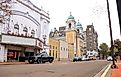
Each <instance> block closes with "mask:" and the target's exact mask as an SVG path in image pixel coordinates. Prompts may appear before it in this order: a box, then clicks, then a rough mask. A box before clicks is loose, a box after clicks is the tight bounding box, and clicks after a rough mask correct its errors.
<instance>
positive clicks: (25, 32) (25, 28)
mask: <svg viewBox="0 0 121 77" xmlns="http://www.w3.org/2000/svg"><path fill="white" fill-rule="evenodd" d="M23 32H24V35H25V36H27V32H28V29H27V27H24V29H23Z"/></svg>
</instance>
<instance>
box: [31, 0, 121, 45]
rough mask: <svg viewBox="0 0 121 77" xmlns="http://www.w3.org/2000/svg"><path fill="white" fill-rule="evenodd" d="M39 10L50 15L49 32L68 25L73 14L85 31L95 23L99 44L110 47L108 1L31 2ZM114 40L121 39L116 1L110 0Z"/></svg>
mask: <svg viewBox="0 0 121 77" xmlns="http://www.w3.org/2000/svg"><path fill="white" fill-rule="evenodd" d="M31 1H32V2H33V3H34V4H35V5H36V6H38V7H39V8H41V7H43V9H44V10H45V11H49V14H50V18H51V19H50V26H49V30H51V29H53V28H54V27H56V28H58V27H60V26H65V25H66V20H67V18H68V16H69V14H70V12H72V15H73V16H74V17H75V20H76V21H78V19H79V21H80V23H81V24H82V26H83V28H84V30H85V29H86V26H87V25H90V24H92V23H93V25H94V27H95V30H96V31H97V33H98V42H99V44H101V43H102V42H105V43H107V44H108V45H110V32H109V26H108V16H107V9H106V8H107V7H106V0H31ZM109 1H110V2H109V3H110V11H111V21H112V31H113V39H117V38H118V39H120V40H121V36H120V30H119V22H118V15H117V7H116V0H109Z"/></svg>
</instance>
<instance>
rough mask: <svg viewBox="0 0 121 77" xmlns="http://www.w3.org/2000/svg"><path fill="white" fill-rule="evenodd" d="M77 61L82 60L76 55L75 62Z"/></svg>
mask: <svg viewBox="0 0 121 77" xmlns="http://www.w3.org/2000/svg"><path fill="white" fill-rule="evenodd" d="M76 61H81V57H74V58H73V62H76Z"/></svg>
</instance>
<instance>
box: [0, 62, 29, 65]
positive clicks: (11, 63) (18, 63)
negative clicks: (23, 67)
mask: <svg viewBox="0 0 121 77" xmlns="http://www.w3.org/2000/svg"><path fill="white" fill-rule="evenodd" d="M20 64H28V63H26V62H5V63H4V62H3V63H0V65H20Z"/></svg>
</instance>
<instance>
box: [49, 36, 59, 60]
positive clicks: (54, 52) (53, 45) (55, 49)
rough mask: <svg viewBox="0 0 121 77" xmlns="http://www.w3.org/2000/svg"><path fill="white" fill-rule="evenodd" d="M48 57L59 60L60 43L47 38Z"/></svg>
mask: <svg viewBox="0 0 121 77" xmlns="http://www.w3.org/2000/svg"><path fill="white" fill-rule="evenodd" d="M49 46H50V47H49V55H50V56H53V57H54V59H55V60H60V43H59V40H57V39H54V38H49Z"/></svg>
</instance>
